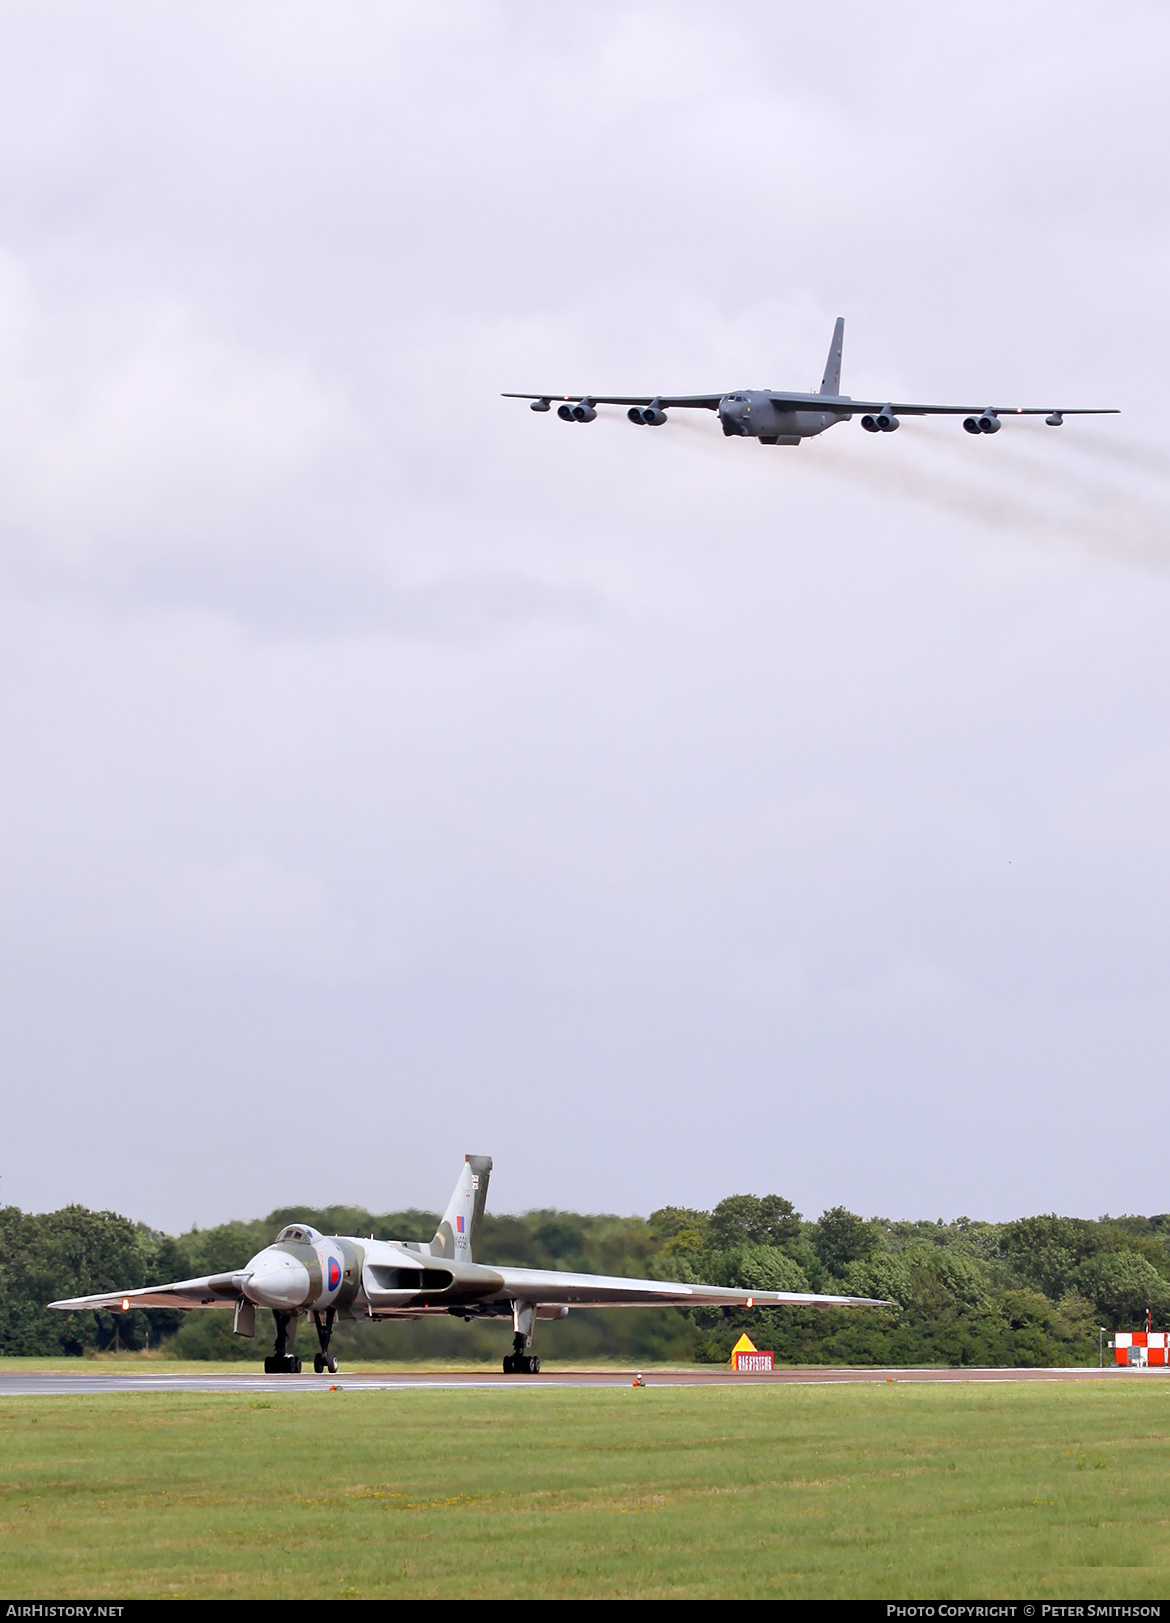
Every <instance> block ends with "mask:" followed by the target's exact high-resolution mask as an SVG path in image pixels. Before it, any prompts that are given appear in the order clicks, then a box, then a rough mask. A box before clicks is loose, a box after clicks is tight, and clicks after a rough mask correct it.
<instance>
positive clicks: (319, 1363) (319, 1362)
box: [313, 1353, 325, 1375]
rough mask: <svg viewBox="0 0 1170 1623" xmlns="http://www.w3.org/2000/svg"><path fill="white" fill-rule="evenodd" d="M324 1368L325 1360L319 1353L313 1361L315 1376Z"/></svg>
mask: <svg viewBox="0 0 1170 1623" xmlns="http://www.w3.org/2000/svg"><path fill="white" fill-rule="evenodd" d="M324 1368H325V1359H324V1358H323V1357H322V1355H321V1354H320V1353H317V1355H316V1356H315V1357H314V1359H313V1369H314V1372H315V1373H316V1374H318V1375H320V1374H321V1372H322V1370H323V1369H324Z"/></svg>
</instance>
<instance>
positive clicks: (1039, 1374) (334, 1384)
mask: <svg viewBox="0 0 1170 1623" xmlns="http://www.w3.org/2000/svg"><path fill="white" fill-rule="evenodd" d="M636 1374H637V1371H636V1370H635V1369H633V1368H631V1369H629V1370H627V1371H622V1370H565V1371H561V1372H557V1371H549V1372H548V1373H547V1374H543V1375H504V1374H499V1375H496V1374H493V1373H489V1372H484V1371H475V1372H472V1373H469V1374H466V1375H464V1374H461V1373H458V1372H450V1371H447V1372H443V1373H440V1374H434V1373H425V1372H424V1373H420V1374H418V1375H411V1374H402V1373H400V1372H394V1373H392V1374H386V1375H378V1374H360V1375H356V1374H355V1375H346V1374H345V1372H344V1370H343V1371H342V1372H341V1373H340V1374H338V1375H313V1374H311V1373H309V1374H303V1375H262V1374H260V1373H253V1372H251V1371H249V1370H246V1369H244V1370H241V1371H240V1373H239V1374H235V1373H234V1372H233V1373H232V1374H230V1375H225V1374H220V1373H218V1372H217V1373H214V1374H212V1373H209V1374H207V1375H190V1374H175V1375H167V1374H165V1373H162V1372H160V1373H159V1374H154V1373H153V1372H146V1371H134V1372H131V1371H129V1370H127V1371H126V1372H125V1373H123V1372H121V1371H108V1370H102V1371H100V1372H99V1371H95V1372H94V1373H93V1374H87V1373H85V1372H83V1371H79V1372H78V1373H77V1374H76V1375H74V1374H72V1373H69V1374H63V1373H58V1372H55V1371H54V1372H51V1373H44V1374H38V1373H34V1372H30V1373H29V1374H27V1375H21V1374H18V1373H15V1372H12V1371H9V1370H5V1371H3V1372H2V1373H0V1398H5V1397H7V1398H16V1397H62V1396H66V1395H74V1396H88V1397H92V1396H96V1395H97V1394H99V1393H103V1392H329V1391H331V1390H334V1389H339V1390H341V1391H344V1392H412V1391H413V1392H418V1391H438V1392H463V1391H481V1392H515V1391H518V1390H520V1389H529V1388H533V1387H535V1388H538V1389H542V1388H546V1389H547V1388H563V1387H597V1388H605V1387H623V1386H630V1385H632V1384H633V1381H634V1376H635V1375H636ZM1166 1375H1170V1369H1125V1368H1122V1367H1118V1366H1114V1367H1106V1368H1105V1369H1084V1368H1081V1369H778V1370H776V1371H775V1372H774V1373H773V1374H771V1375H737V1374H733V1373H732V1372H731V1371H730V1370H727V1369H722V1368H719V1369H686V1370H684V1369H679V1370H669V1369H664V1370H647V1371H646V1373H645V1376H644V1384H645V1385H646V1386H841V1385H878V1384H885V1383H887V1382H909V1383H913V1384H916V1385H920V1384H931V1383H935V1382H944V1381H945V1382H954V1381H959V1382H995V1381H1087V1380H1092V1381H1100V1380H1106V1381H1108V1380H1125V1379H1126V1378H1127V1377H1128V1378H1130V1379H1132V1378H1134V1377H1152V1378H1154V1379H1157V1378H1158V1377H1159V1376H1166Z"/></svg>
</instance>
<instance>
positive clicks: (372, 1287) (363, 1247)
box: [49, 1155, 889, 1374]
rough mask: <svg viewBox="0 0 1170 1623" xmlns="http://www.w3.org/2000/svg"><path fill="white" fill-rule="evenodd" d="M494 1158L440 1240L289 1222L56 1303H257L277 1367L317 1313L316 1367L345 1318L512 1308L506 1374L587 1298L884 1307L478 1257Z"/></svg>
mask: <svg viewBox="0 0 1170 1623" xmlns="http://www.w3.org/2000/svg"><path fill="white" fill-rule="evenodd" d="M491 1167H492V1162H491V1157H490V1156H486V1155H469V1156H467V1157H466V1159H465V1160H464V1164H463V1171H462V1172H461V1174H460V1177H459V1182H458V1183H457V1184H456V1185H455V1192H454V1194H453V1195H452V1196H451V1200H450V1203H449V1204H448V1207H447V1210H446V1212H445V1213H444V1214H443V1219H442V1221H441V1222H440V1224H439V1227H438V1229H437V1231H436V1233H435V1237H434V1239H433V1240H431V1241H429V1242H426V1243H423V1242H419V1241H414V1240H375V1239H373V1238H372V1237H371V1238H370V1239H359V1238H357V1237H355V1236H349V1235H346V1236H342V1235H324V1234H320V1233H318V1231H317V1230H316V1229H314V1228H311V1227H310V1226H309V1225H308V1224H306V1223H290V1224H289V1225H288V1226H287V1227H285V1228H283V1229H282V1230H281V1232H280V1233H279V1234H278V1235H277V1237H276V1239H275V1240H274V1241H273V1243H272V1244H271V1245H269V1246H265V1247H264V1249H263V1250H262V1251H258V1252H257V1253H256V1255H255V1256H254V1257H252V1258H251V1260H250V1261H249V1262H247V1263H246V1264H245V1265H244V1267H242V1268H240V1269H237V1270H235V1271H233V1272H231V1273H222V1274H209V1275H206V1276H204V1277H203V1278H201V1279H180V1280H177V1281H175V1282H174V1283H173V1284H169V1285H149V1286H146V1287H145V1288H143V1289H139V1290H126V1291H106V1292H102V1293H100V1294H98V1295H94V1296H74V1297H70V1298H68V1299H66V1300H64V1301H60V1302H50V1303H49V1306H50V1307H54V1308H61V1309H65V1310H66V1311H73V1312H76V1311H82V1310H87V1309H88V1310H91V1311H92V1310H95V1309H100V1310H103V1311H106V1312H111V1313H127V1312H131V1311H132V1310H134V1309H136V1308H151V1307H161V1308H180V1309H184V1310H186V1309H200V1308H230V1309H232V1312H233V1327H234V1329H235V1330H236V1331H237V1333H238V1334H240V1335H245V1336H251V1335H254V1334H255V1330H256V1309H257V1308H262V1309H267V1310H269V1311H271V1313H272V1315H273V1320H274V1323H275V1326H276V1346H275V1350H274V1353H273V1355H272V1357H270V1358H267V1359H265V1369H266V1370H267V1371H268V1372H269V1373H289V1374H294V1373H298V1372H299V1371H300V1367H301V1365H300V1359H299V1358H297V1357H296V1355H295V1354H294V1353H293V1352H292V1351H291V1347H292V1344H293V1341H294V1338H295V1334H296V1326H297V1324H298V1322H299V1321H300V1319H301V1318H302V1317H304V1318H308V1317H311V1318H312V1320H313V1322H314V1325H315V1327H316V1331H317V1337H318V1342H319V1349H320V1350H319V1351H318V1353H317V1355H316V1357H315V1358H314V1367H315V1368H316V1370H317V1372H318V1373H321V1372H322V1371H324V1370H330V1371H332V1372H335V1371H336V1370H337V1367H338V1364H337V1358H336V1355H335V1354H333V1353H331V1352H330V1348H329V1343H330V1337H331V1335H332V1332H333V1326H334V1324H335V1323H336V1321H337V1320H338V1319H339V1318H343V1319H418V1318H422V1317H424V1316H426V1315H431V1314H447V1315H451V1316H454V1317H459V1318H463V1319H466V1320H467V1321H468V1322H470V1321H471V1320H472V1319H483V1318H510V1319H511V1320H512V1331H513V1338H512V1343H513V1345H512V1352H511V1354H509V1356H508V1357H507V1358H505V1359H504V1372H505V1373H506V1374H536V1373H538V1372H539V1369H540V1359H539V1358H538V1357H536V1356H535V1355H533V1354H532V1353H530V1351H529V1349H530V1348H531V1346H532V1341H533V1332H534V1328H535V1323H536V1321H537V1320H538V1319H561V1318H564V1317H565V1316H566V1315H567V1314H568V1313H569V1311H570V1309H572V1308H582V1307H593V1308H597V1307H725V1308H753V1307H888V1306H889V1303H888V1302H883V1301H880V1300H877V1299H876V1298H872V1297H865V1296H818V1295H814V1294H811V1293H803V1292H796V1291H745V1290H733V1289H731V1288H728V1287H725V1286H722V1285H684V1284H680V1283H677V1282H675V1281H671V1280H659V1279H626V1278H624V1277H621V1276H607V1275H604V1274H570V1273H561V1272H559V1271H552V1270H548V1269H541V1268H509V1267H492V1266H485V1265H484V1264H483V1263H477V1262H475V1261H473V1260H472V1251H471V1241H472V1236H473V1234H474V1231H475V1227H476V1224H477V1221H478V1219H479V1217H480V1216H481V1215H482V1213H483V1209H484V1206H485V1204H486V1200H487V1188H488V1178H489V1176H490V1173H491Z"/></svg>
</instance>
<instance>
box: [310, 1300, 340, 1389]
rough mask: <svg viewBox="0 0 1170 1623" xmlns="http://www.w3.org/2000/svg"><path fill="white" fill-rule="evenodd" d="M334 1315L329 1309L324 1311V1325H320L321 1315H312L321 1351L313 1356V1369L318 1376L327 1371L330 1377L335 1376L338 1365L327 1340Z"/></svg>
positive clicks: (331, 1329)
mask: <svg viewBox="0 0 1170 1623" xmlns="http://www.w3.org/2000/svg"><path fill="white" fill-rule="evenodd" d="M335 1317H336V1314H335V1312H334V1310H333V1308H331V1307H327V1308H326V1309H325V1323H324V1324H322V1323H321V1315H320V1314H319V1313H314V1314H313V1323H314V1324H315V1325H316V1326H317V1340H318V1341H319V1342H320V1343H321V1351H320V1352H319V1353H316V1354H314V1357H313V1368H314V1369H315V1370H316V1372H317V1374H318V1375H321V1374H323V1373H324V1372H325V1370H328V1371H329V1373H330V1375H336V1374H337V1369H338V1364H337V1354H336V1353H331V1352H330V1351H329V1338H330V1336H331V1335H332V1334H333V1320H334V1318H335Z"/></svg>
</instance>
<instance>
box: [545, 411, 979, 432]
mask: <svg viewBox="0 0 1170 1623" xmlns="http://www.w3.org/2000/svg"><path fill="white" fill-rule="evenodd" d="M557 416H558V417H559V418H560V419H561V422H562V423H571V422H572V421H573V408H572V406H558V407H557ZM971 432H972V433H973V434H975V433H978V429H972V430H971Z"/></svg>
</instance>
